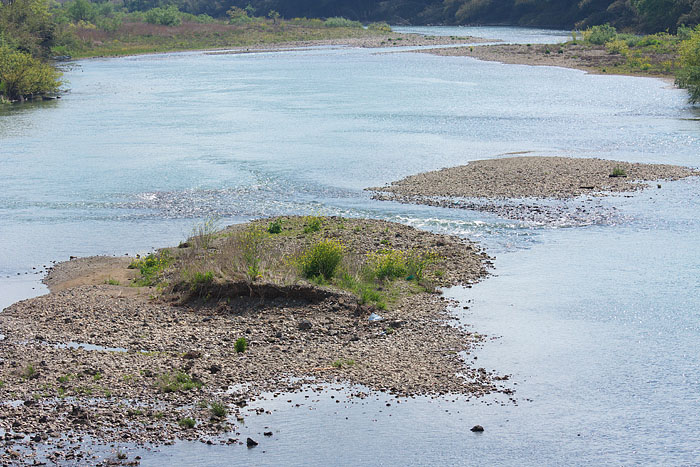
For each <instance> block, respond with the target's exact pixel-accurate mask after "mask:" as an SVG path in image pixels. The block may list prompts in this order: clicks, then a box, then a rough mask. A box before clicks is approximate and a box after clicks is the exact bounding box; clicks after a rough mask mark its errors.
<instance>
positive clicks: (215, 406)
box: [209, 402, 228, 418]
mask: <svg viewBox="0 0 700 467" xmlns="http://www.w3.org/2000/svg"><path fill="white" fill-rule="evenodd" d="M209 411H210V412H211V416H212V418H225V417H226V415H228V410H227V409H226V406H225V405H224V404H222V403H220V402H212V403H211V405H210V406H209Z"/></svg>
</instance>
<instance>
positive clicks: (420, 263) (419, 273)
mask: <svg viewBox="0 0 700 467" xmlns="http://www.w3.org/2000/svg"><path fill="white" fill-rule="evenodd" d="M437 259H438V255H437V254H435V253H434V252H432V251H420V250H416V249H413V250H411V251H410V252H408V253H407V254H406V267H407V269H408V276H407V277H406V279H408V280H412V279H415V280H416V281H421V280H423V272H424V271H425V268H426V267H427V266H428V265H429V264H432V263H434V262H435V261H436V260H437Z"/></svg>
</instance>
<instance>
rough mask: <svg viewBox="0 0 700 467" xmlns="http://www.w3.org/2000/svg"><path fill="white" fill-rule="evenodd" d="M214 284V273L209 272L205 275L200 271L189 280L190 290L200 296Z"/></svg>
mask: <svg viewBox="0 0 700 467" xmlns="http://www.w3.org/2000/svg"><path fill="white" fill-rule="evenodd" d="M212 282H214V273H213V272H212V271H207V272H205V273H202V272H199V271H198V272H195V273H194V274H193V275H192V277H190V278H189V280H188V283H189V285H190V290H191V291H192V292H196V293H200V294H201V292H202V291H203V290H206V288H207V287H208V286H209V285H211V283H212Z"/></svg>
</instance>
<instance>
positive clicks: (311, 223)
mask: <svg viewBox="0 0 700 467" xmlns="http://www.w3.org/2000/svg"><path fill="white" fill-rule="evenodd" d="M304 220H305V221H306V225H305V226H304V233H305V234H308V233H312V232H318V231H319V230H321V226H323V220H322V219H321V218H320V217H317V216H306V217H305V218H304Z"/></svg>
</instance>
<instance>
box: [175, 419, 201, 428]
mask: <svg viewBox="0 0 700 467" xmlns="http://www.w3.org/2000/svg"><path fill="white" fill-rule="evenodd" d="M177 424H178V425H180V426H181V427H182V428H185V429H190V430H191V429H192V428H194V427H195V426H196V425H197V422H195V421H194V420H193V419H192V418H190V417H185V418H181V419H180V420H179V421H178V422H177Z"/></svg>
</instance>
